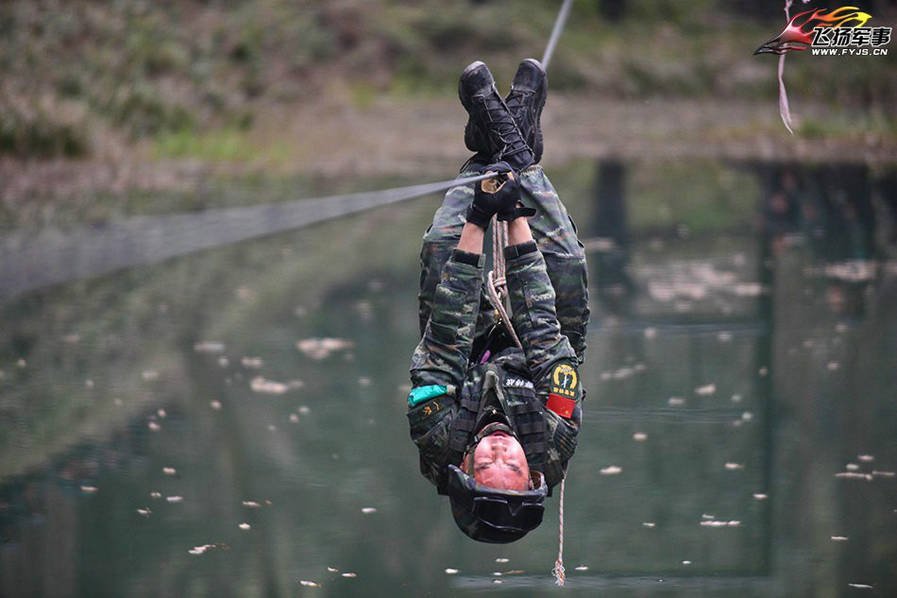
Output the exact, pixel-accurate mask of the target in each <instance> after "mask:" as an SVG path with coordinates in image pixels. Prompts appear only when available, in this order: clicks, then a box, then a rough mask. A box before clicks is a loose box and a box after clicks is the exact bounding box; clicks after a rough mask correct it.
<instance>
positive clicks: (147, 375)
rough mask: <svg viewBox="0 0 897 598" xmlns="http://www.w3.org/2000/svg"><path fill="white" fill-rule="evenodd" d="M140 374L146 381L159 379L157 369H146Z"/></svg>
mask: <svg viewBox="0 0 897 598" xmlns="http://www.w3.org/2000/svg"><path fill="white" fill-rule="evenodd" d="M140 376H141V377H142V378H143V380H144V381H145V382H155V381H156V380H158V379H159V372H157V371H156V370H144V371H143V372H142V373H141V374H140Z"/></svg>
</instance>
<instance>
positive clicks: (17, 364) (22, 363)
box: [16, 359, 28, 368]
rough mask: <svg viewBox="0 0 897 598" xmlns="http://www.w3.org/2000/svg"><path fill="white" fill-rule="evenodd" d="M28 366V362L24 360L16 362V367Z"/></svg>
mask: <svg viewBox="0 0 897 598" xmlns="http://www.w3.org/2000/svg"><path fill="white" fill-rule="evenodd" d="M27 365H28V362H27V361H25V360H24V359H19V360H18V361H17V362H16V367H19V368H23V367H25V366H27Z"/></svg>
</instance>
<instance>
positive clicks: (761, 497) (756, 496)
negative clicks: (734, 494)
mask: <svg viewBox="0 0 897 598" xmlns="http://www.w3.org/2000/svg"><path fill="white" fill-rule="evenodd" d="M767 498H769V497H768V496H767V495H765V494H761V493H759V492H755V493H754V499H755V500H766V499H767Z"/></svg>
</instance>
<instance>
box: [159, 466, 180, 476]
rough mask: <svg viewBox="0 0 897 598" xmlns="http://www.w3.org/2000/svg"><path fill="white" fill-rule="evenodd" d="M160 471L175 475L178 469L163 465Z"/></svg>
mask: <svg viewBox="0 0 897 598" xmlns="http://www.w3.org/2000/svg"><path fill="white" fill-rule="evenodd" d="M162 473H164V474H165V475H177V473H178V470H177V469H175V468H174V467H163V468H162Z"/></svg>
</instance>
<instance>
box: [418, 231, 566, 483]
mask: <svg viewBox="0 0 897 598" xmlns="http://www.w3.org/2000/svg"><path fill="white" fill-rule="evenodd" d="M471 257H473V258H474V259H473V260H472V259H471ZM476 258H477V256H473V255H472V254H469V253H465V252H461V251H457V250H455V251H454V253H453V254H452V256H451V258H450V259H449V260H448V261H447V262H446V263H445V266H444V267H443V269H442V276H441V279H440V282H439V284H438V285H437V286H436V290H435V293H434V296H433V303H432V310H431V313H430V315H429V318H428V322H427V325H426V328H425V330H424V334H423V337H422V339H421V341H420V343H419V344H418V346H417V348H416V349H415V351H414V355H413V357H412V362H411V382H412V391H411V395H410V396H409V411H408V418H409V423H410V426H411V438H412V440H413V441H414V443H415V444H416V445H417V447H418V450H419V451H420V466H421V473H422V474H423V475H424V476H425V477H426V478H427V479H429V480H430V481H431V482H432V483H433V484H435V485H436V487H437V489H438V490H439V491H440V492H443V491H444V482H445V472H446V468H447V466H448V465H449V464H450V463H453V464H458V463H460V462H461V459H462V457H463V449H464V448H466V446H467V444H468V442H469V440H470V438H471V437H472V436H473V434H474V433H475V432H476V430H469V431H467V430H463V429H462V430H461V432H460V435H461V437H462V438H461V439H460V442H458V440H459V438H458V436H459V429H458V428H459V425H460V421H461V420H462V419H463V418H462V417H461V414H463V412H464V407H465V405H467V406H469V405H471V404H476V402H477V401H478V399H479V398H480V397H481V396H485V395H484V392H486V391H487V389H485V388H484V383H485V381H486V380H487V379H489V378H490V376H489V375H488V372H494V373H495V375H494V376H491V379H492V381H493V383H492V385H491V387H492V389H493V390H496V391H497V392H498V393H499V394H500V396H501V397H502V400H501V401H500V403H501V404H502V405H506V404H507V402H508V401H509V400H510V401H511V402H514V403H516V404H518V405H523V406H525V407H528V408H529V411H530V412H531V413H532V414H538V417H539V418H541V421H542V422H544V425H540V426H539V427H540V428H541V429H542V430H543V431H544V433H543V434H542V436H541V438H542V440H538V439H537V440H534V441H529V440H528V438H531V437H532V436H531V435H530V436H528V435H527V434H526V433H525V432H527V430H518V429H515V431H517V432H518V437H519V438H520V439H521V443H522V444H523V445H524V450H525V451H526V452H527V461H528V462H529V464H530V468H531V469H533V470H537V471H542V472H543V473H544V474H545V477H546V482H547V483H548V485H549V486H554V485H555V484H557V483H558V482H560V480H561V479H562V478H563V476H564V471H565V469H566V465H567V461H568V459H569V458H570V457H571V456H572V455H573V451H574V450H575V448H576V440H577V435H578V433H579V427H580V424H581V421H582V410H581V406H580V404H581V400H582V389H581V385H580V384H579V380H578V371H577V367H578V363H579V362H578V359H577V355H576V352H575V351H574V350H573V348H572V347H571V345H570V342H569V341H568V339H567V337H565V336H563V335H562V334H561V327H560V324H559V323H558V318H557V314H556V313H555V292H554V288H553V287H552V284H551V280H550V279H549V277H548V273H547V271H546V266H545V260H544V258H543V256H542V254H541V253H540V251H539V250H538V249H537V247H536V245H535V244H534V243H526V244H522V245H517V246H513V247H508V248H507V249H506V258H507V262H506V277H507V282H508V292H509V295H510V301H511V308H512V313H513V316H512V320H513V324H514V329H515V331H516V333H517V335H518V337H519V338H520V341H521V344H522V345H523V351H521V350H520V349H518V348H516V347H512V348H508V349H505V350H504V351H501V352H500V353H499V354H498V355H496V356H492V357H491V358H490V359H489V360H488V361H487V362H486V363H474V364H471V363H470V362H471V349H472V346H473V341H474V338H475V335H476V327H477V316H478V314H479V307H480V295H481V288H482V262H483V257H482V256H479V258H478V259H476ZM474 264H476V265H474ZM495 381H497V382H498V384H495ZM496 386H497V389H496V388H495V387H496ZM471 401H472V402H471ZM539 423H540V424H541V422H539ZM512 427H514V422H513V421H512ZM530 427H532V426H530ZM521 432H523V433H521ZM542 441H544V445H543V447H542V449H541V450H535V449H534V446H533V445H534V444H537V443H539V442H542ZM528 445H529V446H528ZM535 453H540V454H539V455H538V459H535V462H534V459H533V458H531V457H533V456H534V454H535Z"/></svg>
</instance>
